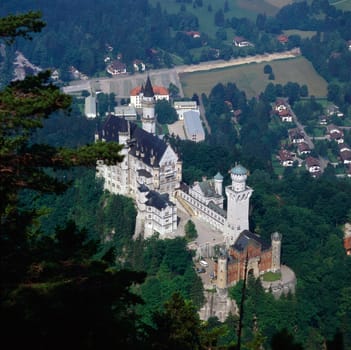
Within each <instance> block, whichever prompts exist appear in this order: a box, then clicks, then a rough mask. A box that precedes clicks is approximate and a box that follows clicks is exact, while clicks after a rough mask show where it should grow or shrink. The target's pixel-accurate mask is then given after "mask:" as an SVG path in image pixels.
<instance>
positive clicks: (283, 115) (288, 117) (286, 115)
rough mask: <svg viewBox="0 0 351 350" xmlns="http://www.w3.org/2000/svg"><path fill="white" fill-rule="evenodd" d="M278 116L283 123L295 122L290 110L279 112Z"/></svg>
mask: <svg viewBox="0 0 351 350" xmlns="http://www.w3.org/2000/svg"><path fill="white" fill-rule="evenodd" d="M278 115H279V118H280V120H281V121H282V122H285V123H292V121H293V116H292V114H291V113H290V110H288V109H286V110H283V111H281V112H279V113H278Z"/></svg>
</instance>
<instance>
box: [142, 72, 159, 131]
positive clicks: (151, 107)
mask: <svg viewBox="0 0 351 350" xmlns="http://www.w3.org/2000/svg"><path fill="white" fill-rule="evenodd" d="M142 107H143V116H142V119H141V121H142V126H143V129H144V130H145V131H147V132H149V133H150V134H153V135H155V133H156V116H155V95H154V90H153V88H152V85H151V80H150V77H149V76H148V77H147V80H146V84H145V88H144V93H143V97H142Z"/></svg>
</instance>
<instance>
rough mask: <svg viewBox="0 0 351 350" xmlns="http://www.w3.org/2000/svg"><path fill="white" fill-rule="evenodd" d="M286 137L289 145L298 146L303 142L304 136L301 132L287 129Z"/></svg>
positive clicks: (295, 129)
mask: <svg viewBox="0 0 351 350" xmlns="http://www.w3.org/2000/svg"><path fill="white" fill-rule="evenodd" d="M288 135H289V140H290V142H291V143H294V144H298V143H301V142H304V141H305V136H304V133H303V131H302V130H300V129H298V128H294V129H289V130H288Z"/></svg>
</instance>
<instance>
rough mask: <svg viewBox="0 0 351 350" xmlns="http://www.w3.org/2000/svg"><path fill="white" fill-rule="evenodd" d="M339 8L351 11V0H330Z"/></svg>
mask: <svg viewBox="0 0 351 350" xmlns="http://www.w3.org/2000/svg"><path fill="white" fill-rule="evenodd" d="M330 4H331V5H334V6H335V7H336V8H337V9H338V10H342V11H351V0H339V1H330Z"/></svg>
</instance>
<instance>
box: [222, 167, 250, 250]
mask: <svg viewBox="0 0 351 350" xmlns="http://www.w3.org/2000/svg"><path fill="white" fill-rule="evenodd" d="M230 177H231V179H232V184H231V185H229V186H226V188H225V193H226V195H227V201H228V204H227V219H226V222H225V224H224V238H225V242H226V245H227V247H229V246H231V245H233V244H234V243H235V242H236V240H237V238H238V236H239V234H240V233H241V232H242V231H244V230H249V204H250V197H251V195H252V192H253V190H252V189H251V188H250V187H248V186H246V179H247V170H246V169H245V168H244V167H243V166H242V165H240V164H239V165H236V166H235V167H234V168H232V169H231V171H230Z"/></svg>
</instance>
